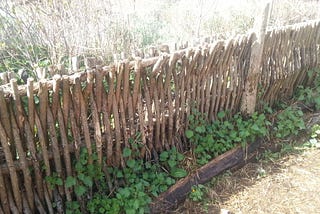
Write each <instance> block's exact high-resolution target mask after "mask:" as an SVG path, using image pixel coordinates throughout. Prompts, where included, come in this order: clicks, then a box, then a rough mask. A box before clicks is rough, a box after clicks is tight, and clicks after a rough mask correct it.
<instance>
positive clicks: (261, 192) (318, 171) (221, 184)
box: [175, 146, 320, 214]
mask: <svg viewBox="0 0 320 214" xmlns="http://www.w3.org/2000/svg"><path fill="white" fill-rule="evenodd" d="M262 155H264V156H263V157H261V158H260V160H259V161H257V162H255V163H248V164H247V165H245V166H244V167H243V168H241V169H239V170H236V171H234V172H230V171H228V172H226V173H224V174H223V175H221V176H218V177H217V178H214V179H213V180H212V181H211V183H210V184H207V185H206V186H209V188H207V193H206V196H205V197H204V198H203V200H202V201H201V202H200V203H196V202H193V201H191V200H190V199H187V200H186V201H185V203H184V204H183V205H181V206H180V207H179V208H178V209H177V210H176V211H175V213H243V214H250V213H252V214H253V213H259V214H260V213H272V214H277V213H281V214H282V213H288V214H289V213H290V214H291V213H307V214H309V213H320V148H319V147H318V148H316V147H313V148H307V147H303V146H299V147H295V148H294V149H293V148H291V149H290V153H289V154H286V155H284V154H283V153H280V152H279V153H269V154H267V153H262ZM276 156H281V157H278V158H276Z"/></svg>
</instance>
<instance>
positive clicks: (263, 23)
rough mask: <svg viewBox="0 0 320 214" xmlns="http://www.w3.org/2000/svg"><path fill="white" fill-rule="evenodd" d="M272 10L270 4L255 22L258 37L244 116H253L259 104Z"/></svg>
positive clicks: (247, 88)
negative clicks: (265, 46) (258, 95)
mask: <svg viewBox="0 0 320 214" xmlns="http://www.w3.org/2000/svg"><path fill="white" fill-rule="evenodd" d="M270 8H271V3H270V2H268V3H267V4H266V6H265V8H264V10H263V12H262V16H261V18H260V20H256V22H255V28H254V31H255V33H256V36H255V37H254V40H255V41H253V44H252V48H251V57H250V66H249V71H248V76H247V79H246V84H245V89H244V93H243V96H242V101H241V112H242V113H244V114H252V113H253V112H254V111H255V107H256V103H257V90H258V82H259V78H260V76H261V70H260V67H261V60H262V59H261V58H262V52H263V46H264V37H265V33H266V29H267V23H268V19H269V12H270Z"/></svg>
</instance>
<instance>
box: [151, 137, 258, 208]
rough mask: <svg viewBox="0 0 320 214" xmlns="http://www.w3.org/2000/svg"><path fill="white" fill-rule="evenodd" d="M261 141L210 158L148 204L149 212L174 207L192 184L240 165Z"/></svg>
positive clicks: (200, 182)
mask: <svg viewBox="0 0 320 214" xmlns="http://www.w3.org/2000/svg"><path fill="white" fill-rule="evenodd" d="M262 142H263V140H262V139H258V140H257V141H255V142H253V143H251V144H250V145H248V146H247V148H246V149H245V148H242V147H241V145H239V146H237V147H236V148H234V149H232V150H230V151H228V152H226V153H224V154H222V155H220V156H218V157H216V158H215V159H213V160H211V161H210V162H209V163H207V164H206V165H204V166H202V167H201V168H199V169H198V170H196V171H195V172H194V173H193V174H191V175H189V176H187V177H185V178H183V179H181V180H179V181H178V182H177V183H176V184H175V185H173V186H172V187H170V188H169V189H168V190H167V191H166V192H164V193H162V194H161V195H160V196H159V197H158V198H156V199H155V200H154V201H153V202H152V203H151V204H150V210H151V213H165V212H168V211H170V210H173V209H175V208H176V207H177V205H178V204H179V203H181V202H182V201H183V200H185V198H186V197H187V195H188V193H189V192H190V191H191V188H192V186H194V185H197V184H204V183H206V182H208V181H209V180H211V179H212V178H213V177H214V176H217V175H219V174H220V173H222V172H223V171H225V170H227V169H230V168H233V167H236V166H239V165H242V164H243V163H245V162H246V161H247V160H249V159H251V157H252V156H254V154H255V151H256V150H257V149H258V148H259V147H260V145H261V144H262ZM249 157H250V158H249Z"/></svg>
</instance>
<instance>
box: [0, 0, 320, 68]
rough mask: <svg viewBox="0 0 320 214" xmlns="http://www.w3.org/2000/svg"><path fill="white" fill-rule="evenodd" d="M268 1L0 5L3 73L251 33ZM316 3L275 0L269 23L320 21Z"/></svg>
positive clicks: (52, 0) (76, 0)
mask: <svg viewBox="0 0 320 214" xmlns="http://www.w3.org/2000/svg"><path fill="white" fill-rule="evenodd" d="M263 3H264V1H263V0H239V1H231V0H196V1H194V0H117V1H116V0H105V1H101V0H90V1H87V0H44V1H39V0H2V1H1V2H0V72H4V71H14V72H17V71H18V70H19V69H21V68H24V69H26V70H28V71H29V72H31V71H33V70H35V69H36V68H37V67H47V66H49V65H59V64H62V65H65V66H66V67H68V66H69V64H70V63H69V61H70V58H71V57H72V56H83V55H95V56H100V57H102V58H103V60H104V61H105V62H110V61H112V60H114V59H115V58H117V57H118V56H116V55H115V53H118V54H119V53H121V52H122V53H126V54H122V55H126V56H123V57H126V58H127V57H131V55H132V54H134V53H135V52H136V50H138V49H144V48H146V47H148V46H150V45H156V44H162V43H167V44H169V45H171V46H172V44H173V43H176V42H178V43H181V42H183V41H187V40H189V41H191V43H189V44H190V45H193V44H197V43H195V41H196V40H197V39H199V38H201V37H204V36H211V37H214V38H216V39H218V38H226V37H229V36H232V35H235V34H238V33H245V32H247V31H248V30H249V29H250V28H251V27H252V26H253V22H254V18H255V17H257V16H258V15H259V12H260V11H261V7H263V5H264V4H263ZM319 11H320V6H319V3H318V2H317V1H302V0H284V1H280V0H274V4H273V10H272V14H271V20H270V23H269V25H270V26H282V25H285V24H292V23H295V22H300V21H304V20H308V19H315V18H317V17H320V15H319Z"/></svg>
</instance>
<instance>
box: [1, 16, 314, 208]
mask: <svg viewBox="0 0 320 214" xmlns="http://www.w3.org/2000/svg"><path fill="white" fill-rule="evenodd" d="M254 38H255V36H254V34H249V35H244V36H238V37H236V38H233V39H230V40H228V41H217V42H215V43H213V44H209V45H206V46H201V47H197V48H188V49H186V50H181V51H178V52H175V53H173V54H170V55H169V54H165V55H161V56H159V57H155V58H150V59H143V60H141V59H137V60H135V61H121V62H118V63H117V64H114V65H110V66H105V67H100V66H97V67H94V66H93V67H92V68H91V69H87V70H86V71H85V72H80V73H77V74H74V75H71V76H55V77H54V78H53V80H41V81H40V82H34V81H33V80H32V79H28V83H27V85H23V86H18V85H17V82H16V81H15V80H11V82H10V85H4V86H1V87H0V141H1V147H0V148H1V155H0V200H1V203H0V213H1V212H4V213H10V212H13V213H19V212H20V213H21V212H26V213H27V212H29V213H33V212H35V211H37V212H39V213H46V212H52V206H53V204H52V201H54V198H55V197H57V195H58V196H59V197H60V198H62V199H63V200H71V198H72V194H73V193H72V192H71V191H72V190H70V189H68V188H63V187H61V188H58V190H52V189H50V188H49V186H48V183H47V182H45V177H46V176H50V175H52V174H53V173H56V174H57V176H59V177H61V178H63V179H65V178H66V177H67V176H72V175H73V174H74V169H73V167H72V161H73V160H75V159H77V158H78V157H79V151H80V148H81V147H86V148H87V150H88V153H89V154H91V153H93V151H96V152H97V155H98V160H99V161H100V162H102V160H106V164H107V165H108V166H123V164H124V159H123V157H122V150H123V148H125V147H128V148H130V146H131V145H130V139H135V140H138V141H139V142H141V143H142V144H143V145H144V146H143V147H142V148H141V151H140V154H141V158H151V157H154V156H156V155H157V152H160V151H162V150H166V149H168V148H170V147H172V146H176V147H178V148H180V149H183V148H186V147H187V145H186V141H185V140H184V132H185V129H186V128H187V126H188V120H187V118H188V116H189V115H190V113H191V110H192V108H196V109H197V110H198V111H200V112H202V113H206V114H205V115H206V116H207V119H209V120H214V119H215V116H216V114H217V113H218V112H219V111H221V110H229V111H230V112H231V113H236V112H239V111H240V105H241V100H242V97H243V96H242V94H243V90H244V87H245V85H246V81H250V80H247V77H248V68H249V65H250V54H251V47H252V44H253V42H254ZM319 46H320V22H319V21H314V22H308V23H302V24H298V25H294V26H288V27H285V28H283V29H274V30H271V31H268V32H267V33H266V37H265V44H264V50H263V60H262V66H261V78H260V81H259V83H258V84H259V88H260V89H263V90H260V93H259V97H258V103H260V101H263V102H265V103H267V104H272V103H273V102H274V101H275V100H279V99H283V98H287V97H290V96H292V93H293V90H294V89H295V88H296V87H297V85H299V84H309V81H310V79H312V77H311V78H308V76H307V71H308V70H309V69H312V68H315V67H319V66H320V47H319ZM257 107H258V106H257ZM138 138H139V139H138Z"/></svg>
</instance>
